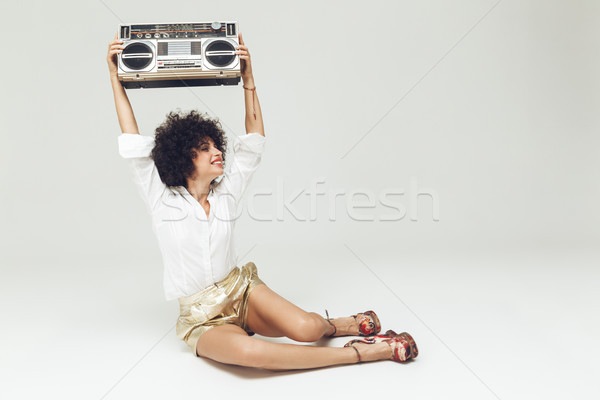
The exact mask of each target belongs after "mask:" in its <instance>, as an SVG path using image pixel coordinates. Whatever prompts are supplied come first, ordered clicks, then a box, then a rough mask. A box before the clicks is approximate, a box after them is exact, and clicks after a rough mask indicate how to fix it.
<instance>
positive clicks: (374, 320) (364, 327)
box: [325, 310, 381, 337]
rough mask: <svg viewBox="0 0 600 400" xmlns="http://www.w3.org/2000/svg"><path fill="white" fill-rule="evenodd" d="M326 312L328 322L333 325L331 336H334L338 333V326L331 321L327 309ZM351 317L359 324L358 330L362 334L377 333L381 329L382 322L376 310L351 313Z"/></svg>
mask: <svg viewBox="0 0 600 400" xmlns="http://www.w3.org/2000/svg"><path fill="white" fill-rule="evenodd" d="M325 314H326V315H327V318H326V319H327V322H329V324H330V325H331V326H333V333H332V334H331V335H329V336H330V337H333V336H335V334H336V333H337V328H336V327H335V325H334V324H333V322H331V318H329V312H327V310H325ZM351 317H353V318H354V319H355V320H356V323H357V324H358V332H359V335H360V336H369V335H374V334H375V335H376V334H378V333H379V332H380V331H381V323H380V322H379V317H377V314H375V311H372V310H369V311H365V312H363V313H358V314H354V315H351Z"/></svg>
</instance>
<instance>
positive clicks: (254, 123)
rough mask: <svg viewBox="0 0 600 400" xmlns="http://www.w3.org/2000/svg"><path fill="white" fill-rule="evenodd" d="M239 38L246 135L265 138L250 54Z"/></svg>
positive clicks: (240, 37)
mask: <svg viewBox="0 0 600 400" xmlns="http://www.w3.org/2000/svg"><path fill="white" fill-rule="evenodd" d="M238 37H239V40H240V45H239V46H238V51H237V53H238V54H239V56H240V63H241V65H240V72H241V74H242V82H243V85H244V102H245V103H246V133H259V134H261V135H262V136H265V129H264V126H263V119H262V113H261V111H260V103H259V101H258V95H257V94H256V86H255V85H254V76H253V75H252V62H251V60H250V53H249V52H248V47H246V44H245V43H244V39H243V38H242V34H241V33H240V34H239V36H238Z"/></svg>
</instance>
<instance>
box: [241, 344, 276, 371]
mask: <svg viewBox="0 0 600 400" xmlns="http://www.w3.org/2000/svg"><path fill="white" fill-rule="evenodd" d="M234 351H235V352H236V353H237V354H236V355H235V358H236V362H235V364H237V365H241V366H244V367H255V368H264V369H268V366H269V365H268V364H269V363H268V354H267V352H266V350H265V348H264V346H263V343H261V342H260V341H259V340H249V341H247V342H246V343H245V345H244V346H236V348H235V350H234Z"/></svg>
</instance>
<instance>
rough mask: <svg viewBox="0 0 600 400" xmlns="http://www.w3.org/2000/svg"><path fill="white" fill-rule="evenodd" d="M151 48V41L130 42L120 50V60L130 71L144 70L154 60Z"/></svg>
mask: <svg viewBox="0 0 600 400" xmlns="http://www.w3.org/2000/svg"><path fill="white" fill-rule="evenodd" d="M153 48H154V46H153V45H152V43H146V42H133V43H130V44H128V45H127V46H126V47H125V48H124V49H123V52H121V61H122V62H123V64H124V65H125V66H126V67H127V68H129V69H130V70H131V71H140V70H144V69H145V68H147V67H148V66H149V65H150V64H151V63H152V61H153V60H154V49H153Z"/></svg>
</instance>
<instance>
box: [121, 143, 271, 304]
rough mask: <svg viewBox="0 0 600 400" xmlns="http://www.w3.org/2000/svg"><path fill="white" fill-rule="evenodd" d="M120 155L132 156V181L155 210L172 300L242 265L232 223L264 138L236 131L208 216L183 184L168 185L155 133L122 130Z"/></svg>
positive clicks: (210, 196)
mask: <svg viewBox="0 0 600 400" xmlns="http://www.w3.org/2000/svg"><path fill="white" fill-rule="evenodd" d="M118 142H119V154H120V155H121V156H122V157H124V158H126V159H128V161H129V162H130V165H131V169H132V172H133V180H134V182H135V184H136V186H137V187H138V189H139V192H140V194H141V195H142V198H143V200H144V202H145V204H146V206H147V208H148V211H149V212H150V214H151V215H152V226H153V230H154V233H155V234H156V237H157V238H158V244H159V247H160V251H161V254H162V258H163V264H164V275H163V278H164V280H163V285H164V295H165V298H166V299H167V300H173V299H176V298H179V297H182V296H189V295H192V294H194V293H196V292H199V291H201V290H202V289H204V288H206V287H208V286H210V285H212V284H213V283H215V282H218V281H220V280H221V279H223V278H225V276H227V274H228V273H229V272H230V271H231V270H232V269H233V268H235V267H236V266H237V261H238V260H237V254H236V252H235V246H234V243H233V228H234V226H235V221H236V220H237V218H238V217H239V214H241V210H240V211H238V206H239V204H240V200H241V198H242V195H243V194H244V192H245V190H246V188H247V186H248V183H249V182H250V179H251V178H252V175H253V174H254V171H256V169H257V168H258V165H259V164H260V160H261V156H262V153H263V150H264V146H265V137H264V136H262V135H261V134H259V133H248V134H246V135H241V136H234V143H233V151H234V154H233V155H230V156H229V157H227V159H226V164H229V165H230V168H229V170H228V171H226V172H224V175H222V176H221V177H220V181H219V182H218V183H216V184H214V185H213V189H212V190H211V191H210V193H209V194H208V202H209V203H210V212H209V216H208V217H207V216H206V212H205V211H204V208H202V206H201V205H200V203H199V202H198V201H197V200H196V199H195V198H194V197H193V196H192V195H191V194H190V193H189V192H188V191H187V189H186V188H185V187H184V186H166V185H165V184H164V183H163V182H162V181H161V179H160V176H159V174H158V170H157V169H156V165H155V164H154V161H153V160H152V159H151V158H150V152H151V151H152V149H153V147H154V137H150V136H142V135H138V134H130V133H123V134H121V135H120V136H119V139H118Z"/></svg>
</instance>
